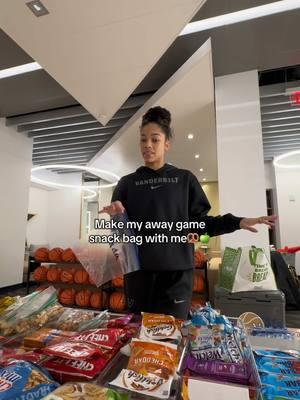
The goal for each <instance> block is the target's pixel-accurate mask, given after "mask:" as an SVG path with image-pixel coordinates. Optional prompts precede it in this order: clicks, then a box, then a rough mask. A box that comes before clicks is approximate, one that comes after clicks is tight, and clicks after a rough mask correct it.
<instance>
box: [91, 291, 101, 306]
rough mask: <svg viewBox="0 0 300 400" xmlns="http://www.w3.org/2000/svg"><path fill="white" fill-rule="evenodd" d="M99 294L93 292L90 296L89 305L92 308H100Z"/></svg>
mask: <svg viewBox="0 0 300 400" xmlns="http://www.w3.org/2000/svg"><path fill="white" fill-rule="evenodd" d="M101 300H102V299H101V294H100V293H99V292H93V293H92V294H91V297H90V305H91V307H93V308H101V307H102V301H101Z"/></svg>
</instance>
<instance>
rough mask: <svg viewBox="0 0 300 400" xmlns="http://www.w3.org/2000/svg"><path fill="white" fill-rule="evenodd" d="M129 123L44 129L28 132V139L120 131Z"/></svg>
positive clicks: (92, 123)
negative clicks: (88, 132)
mask: <svg viewBox="0 0 300 400" xmlns="http://www.w3.org/2000/svg"><path fill="white" fill-rule="evenodd" d="M126 121H127V119H126V120H124V119H122V120H118V121H116V122H110V123H108V124H107V126H102V125H101V124H99V122H91V123H87V124H84V125H77V126H69V127H64V128H51V129H43V130H41V131H30V132H28V137H44V136H54V135H63V134H67V133H77V132H87V131H99V132H101V131H103V132H110V131H111V130H112V129H114V128H118V129H120V128H121V126H122V125H123V124H124V123H125V122H126Z"/></svg>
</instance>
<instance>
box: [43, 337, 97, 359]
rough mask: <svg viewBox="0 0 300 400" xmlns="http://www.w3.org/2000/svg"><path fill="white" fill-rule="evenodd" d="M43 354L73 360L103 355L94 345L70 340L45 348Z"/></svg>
mask: <svg viewBox="0 0 300 400" xmlns="http://www.w3.org/2000/svg"><path fill="white" fill-rule="evenodd" d="M43 353H44V354H47V355H48V356H54V357H61V358H68V359H71V360H84V359H86V358H89V357H92V356H94V355H101V354H102V352H101V350H100V348H99V347H98V346H96V345H94V344H92V343H84V342H82V341H75V340H69V341H64V342H62V343H58V344H54V345H52V346H48V347H45V348H44V349H43Z"/></svg>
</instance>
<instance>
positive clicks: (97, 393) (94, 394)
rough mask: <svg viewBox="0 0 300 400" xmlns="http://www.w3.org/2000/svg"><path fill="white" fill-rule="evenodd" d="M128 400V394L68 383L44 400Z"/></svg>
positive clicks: (94, 386)
mask: <svg viewBox="0 0 300 400" xmlns="http://www.w3.org/2000/svg"><path fill="white" fill-rule="evenodd" d="M70 399H72V400H82V399H84V400H128V396H127V394H119V393H117V392H116V391H114V390H112V389H107V388H104V387H101V386H98V385H95V384H91V383H66V384H65V385H63V386H61V387H60V388H58V389H56V390H54V392H53V393H51V394H49V395H48V396H47V397H45V398H44V399H43V400H70Z"/></svg>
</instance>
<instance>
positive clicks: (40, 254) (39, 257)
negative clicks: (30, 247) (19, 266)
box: [33, 247, 49, 262]
mask: <svg viewBox="0 0 300 400" xmlns="http://www.w3.org/2000/svg"><path fill="white" fill-rule="evenodd" d="M33 257H34V258H35V260H36V261H38V262H47V261H49V249H47V248H46V247H40V248H39V249H36V250H35V252H34V254H33Z"/></svg>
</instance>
